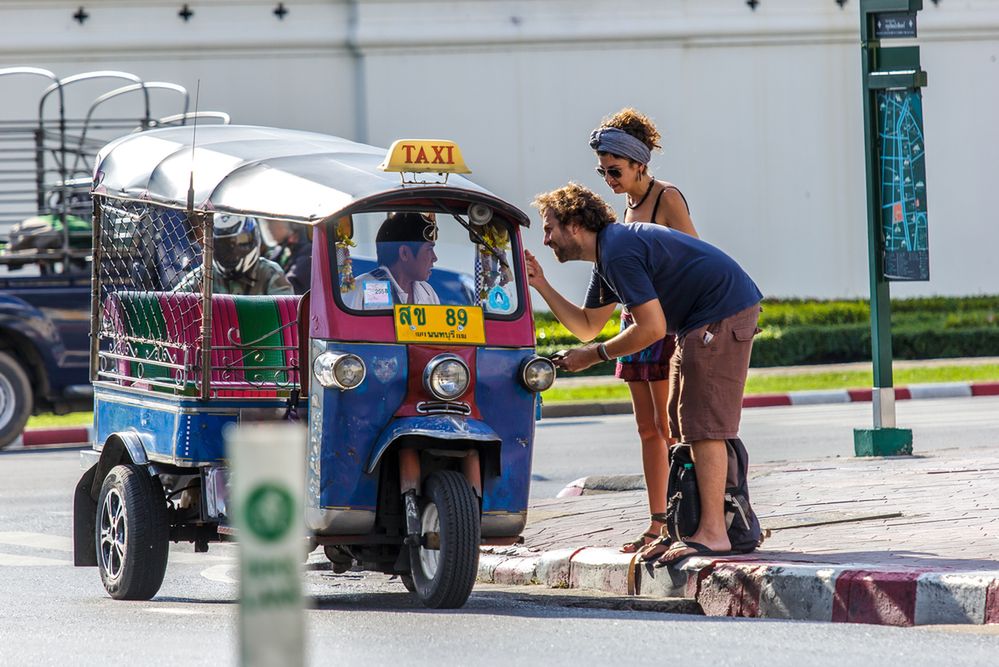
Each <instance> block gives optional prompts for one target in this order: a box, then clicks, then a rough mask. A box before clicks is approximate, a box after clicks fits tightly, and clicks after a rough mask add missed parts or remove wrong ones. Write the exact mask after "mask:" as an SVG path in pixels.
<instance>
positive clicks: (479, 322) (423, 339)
mask: <svg viewBox="0 0 999 667" xmlns="http://www.w3.org/2000/svg"><path fill="white" fill-rule="evenodd" d="M394 315H395V339H396V341H398V342H400V343H423V344H424V345H484V344H485V342H486V329H485V322H484V319H483V314H482V308H481V307H480V306H439V305H436V304H434V305H409V304H406V305H396V306H395V313H394Z"/></svg>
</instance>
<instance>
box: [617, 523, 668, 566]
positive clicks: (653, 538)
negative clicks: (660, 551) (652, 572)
mask: <svg viewBox="0 0 999 667" xmlns="http://www.w3.org/2000/svg"><path fill="white" fill-rule="evenodd" d="M651 518H652V521H654V522H657V523H665V522H666V515H665V514H661V513H659V514H653V515H651ZM660 539H662V535H660V534H659V533H653V532H652V531H649V532H646V533H642V535H641V537H637V538H635V539H634V540H632V541H631V542H625V543H624V544H622V545H621V549H620V551H621V553H624V554H634V553H638V552H639V551H642V550H644V549H646V548H648V547H649V546H650V545H652V544H655V543H656V542H657V541H658V540H660ZM643 560H644V558H643Z"/></svg>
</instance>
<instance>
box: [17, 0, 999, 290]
mask: <svg viewBox="0 0 999 667" xmlns="http://www.w3.org/2000/svg"><path fill="white" fill-rule="evenodd" d="M84 4H85V6H86V8H87V10H88V12H90V14H91V18H90V19H89V20H88V21H87V22H86V23H85V24H84V25H83V26H80V25H79V24H78V23H76V22H75V21H74V20H73V19H72V14H73V13H74V12H75V11H76V9H77V7H79V5H80V3H79V2H77V1H74V2H60V1H56V0H37V1H36V2H6V3H2V4H0V65H12V64H33V65H38V66H42V67H48V68H50V69H53V70H55V71H56V72H57V73H58V74H63V75H64V74H69V73H73V72H77V71H82V70H85V69H92V68H105V67H115V68H121V69H125V70H129V71H132V72H135V73H136V74H139V75H140V76H142V77H144V78H147V79H155V78H159V79H166V80H172V81H177V82H179V83H182V84H184V85H186V86H188V87H190V88H191V89H192V90H193V89H194V86H195V83H196V81H197V80H198V79H200V80H201V87H202V102H201V107H202V108H211V107H215V108H222V109H225V110H227V111H229V112H230V113H231V114H232V115H233V117H234V119H235V120H236V121H237V122H248V123H262V124H274V125H282V126H288V127H297V128H305V129H313V130H318V131H324V132H330V133H334V134H340V135H343V136H348V137H351V138H357V139H361V140H366V141H368V142H369V143H374V144H379V145H388V144H389V143H390V142H391V141H392V140H393V139H396V138H399V137H403V136H423V137H446V138H451V139H455V140H456V141H458V142H459V144H460V145H461V146H462V149H463V152H464V154H465V157H466V159H467V160H468V162H469V165H470V166H471V168H472V169H473V171H474V174H473V178H476V179H477V180H479V181H480V182H481V183H483V184H484V185H486V186H487V187H489V188H490V189H492V190H494V191H495V192H496V193H497V194H500V195H501V196H503V197H505V198H507V199H510V200H511V201H513V202H514V203H516V204H518V205H519V206H521V207H524V208H528V205H529V202H530V200H531V198H532V197H533V195H534V194H536V193H538V192H540V191H542V190H546V189H550V188H553V187H557V186H559V185H561V184H562V183H564V182H565V181H566V180H569V179H573V180H577V181H580V182H582V183H584V184H586V185H588V186H590V187H592V188H594V189H595V190H597V191H598V192H600V193H602V194H606V195H607V196H608V197H609V198H610V200H611V202H612V203H613V205H614V207H615V209H617V210H618V211H621V210H622V209H623V208H624V205H623V201H621V199H620V198H617V197H615V196H614V195H613V194H611V193H610V192H609V191H607V190H606V188H605V186H604V185H603V184H602V182H601V181H600V179H599V178H598V177H597V176H596V174H594V173H593V165H594V158H593V155H592V153H591V151H590V150H589V148H588V147H587V145H586V139H587V137H588V135H589V132H590V130H591V129H593V127H595V126H596V125H597V124H598V123H599V120H600V118H601V117H603V116H604V115H607V114H609V113H612V112H614V111H616V110H617V109H619V108H621V107H622V106H626V105H632V106H636V107H638V108H639V109H641V110H643V111H645V112H646V113H648V114H649V115H651V116H652V117H653V118H654V119H655V120H656V121H657V123H658V124H659V126H660V129H661V130H662V131H663V134H664V135H665V143H664V147H665V150H664V152H663V153H662V154H660V155H657V156H656V157H655V158H654V160H653V165H652V166H653V171H654V173H655V174H656V175H657V176H659V177H663V178H666V179H669V180H671V181H673V182H675V183H676V184H678V185H679V186H680V187H681V189H682V190H683V191H684V193H685V194H686V195H687V197H688V199H689V201H690V203H691V208H692V212H693V217H694V222H695V224H696V225H697V227H698V229H699V231H700V232H701V235H702V236H703V237H704V238H705V239H707V240H708V241H710V242H712V243H715V244H716V245H719V246H721V247H722V248H723V249H725V250H726V251H727V252H729V253H730V254H732V255H733V256H735V257H736V258H737V259H739V261H740V262H742V263H743V265H744V266H745V267H746V268H747V269H748V270H749V272H750V273H751V274H752V275H753V276H754V277H755V278H756V280H757V282H758V283H759V284H760V286H761V288H762V289H763V291H764V292H765V293H766V294H768V295H775V296H820V297H836V296H866V295H867V291H868V276H867V248H866V214H865V191H864V187H865V186H864V172H863V169H864V162H863V131H862V125H861V117H860V116H861V113H860V111H861V97H860V58H859V55H860V48H859V37H858V30H857V26H858V23H859V19H858V3H857V2H848V3H847V4H846V7H845V8H844V9H842V10H841V9H840V8H839V7H838V6H837V4H836V3H835V2H833V0H763V1H762V2H761V3H760V5H759V7H758V9H757V10H756V11H755V12H753V11H750V10H749V8H748V7H747V6H746V5H745V3H744V2H742V1H741V0H686V1H683V0H675V1H671V2H640V1H638V0H619V1H617V2H606V1H605V0H603V1H597V0H533V1H530V0H522V1H508V2H501V1H498V0H452V1H450V2H425V1H420V0H360V1H359V2H357V3H350V2H346V1H338V2H337V1H326V2H323V1H319V0H311V1H310V0H289V1H288V2H285V5H286V6H287V7H288V9H289V14H288V15H287V16H286V18H285V19H284V20H283V21H279V20H277V19H276V18H275V17H274V16H273V15H272V14H271V11H272V10H273V8H274V7H275V6H276V4H277V3H276V2H272V1H263V2H252V1H236V0H229V1H226V0H214V1H212V0H204V1H201V2H191V3H190V4H191V6H192V9H193V10H194V11H195V15H194V17H193V18H192V19H191V21H190V22H188V23H184V22H183V21H181V20H180V19H179V18H178V17H177V16H176V12H177V10H178V9H179V6H180V4H182V3H180V2H144V3H141V4H140V3H128V2H114V1H111V0H103V1H101V0H91V2H86V3H84ZM925 4H926V8H925V10H924V11H923V12H921V13H920V16H919V21H920V23H919V31H920V38H919V40H918V43H919V44H920V45H921V46H922V61H923V68H924V69H925V70H926V71H927V72H928V73H929V86H928V88H927V89H926V90H925V91H924V113H925V125H926V151H927V184H928V185H927V191H928V194H927V200H928V210H929V219H930V272H931V276H932V280H931V281H930V282H925V283H912V284H904V285H903V284H895V285H894V286H893V294H896V295H902V296H905V295H915V294H973V293H990V294H999V272H997V271H995V270H993V268H992V257H993V255H994V254H995V250H994V249H995V248H996V247H999V225H997V224H996V223H997V222H999V221H997V220H996V215H995V213H994V212H993V211H994V210H995V206H994V203H993V194H992V193H993V191H994V190H995V189H996V186H995V185H994V184H993V181H994V180H995V176H996V172H997V170H996V168H995V167H993V162H994V157H993V156H994V153H995V152H996V149H997V147H999V124H997V123H995V121H994V117H995V113H994V109H996V108H999V63H997V62H996V60H997V56H999V2H995V1H994V0H993V1H989V0H965V1H964V2H942V3H940V6H939V7H934V6H933V4H932V3H930V2H927V3H925ZM901 43H904V42H900V44H901ZM359 81H360V82H361V83H360V84H359V83H358V82H359ZM356 91H359V94H355V93H356ZM0 93H2V94H3V95H4V98H3V99H4V101H5V103H4V106H5V107H7V108H6V109H4V110H3V111H2V113H3V115H4V117H7V116H8V114H9V109H10V107H11V106H13V105H10V104H8V102H9V101H11V99H12V98H11V97H9V96H8V94H7V88H6V87H4V88H3V89H2V90H0ZM535 219H536V216H535ZM537 227H539V225H535V228H534V229H532V230H531V232H530V234H529V244H533V245H535V246H540V233H539V231H538V229H537ZM544 257H545V261H546V263H547V267H548V269H549V273H550V275H551V276H552V277H553V278H554V279H555V280H556V282H557V284H558V285H559V286H560V287H562V288H563V289H564V290H565V291H566V293H567V294H568V295H570V296H572V297H574V298H579V297H581V296H582V293H583V291H584V290H585V284H586V275H587V270H586V267H585V266H584V265H582V264H578V263H577V264H570V265H565V266H557V265H556V264H555V262H554V259H549V258H550V255H548V254H547V253H546V254H545V255H544Z"/></svg>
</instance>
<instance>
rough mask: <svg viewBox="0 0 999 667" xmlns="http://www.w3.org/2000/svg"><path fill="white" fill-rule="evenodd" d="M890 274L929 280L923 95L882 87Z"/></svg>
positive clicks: (881, 154) (881, 151)
mask: <svg viewBox="0 0 999 667" xmlns="http://www.w3.org/2000/svg"><path fill="white" fill-rule="evenodd" d="M877 104H878V158H879V164H880V165H881V169H880V176H881V232H882V240H883V242H884V246H883V248H884V250H883V252H884V256H883V260H884V261H883V263H882V266H883V271H884V278H885V279H886V280H898V281H902V280H929V279H930V262H929V239H928V237H927V219H926V162H925V160H924V158H923V156H924V147H923V101H922V96H921V95H920V92H919V89H904V90H883V91H879V92H878V93H877Z"/></svg>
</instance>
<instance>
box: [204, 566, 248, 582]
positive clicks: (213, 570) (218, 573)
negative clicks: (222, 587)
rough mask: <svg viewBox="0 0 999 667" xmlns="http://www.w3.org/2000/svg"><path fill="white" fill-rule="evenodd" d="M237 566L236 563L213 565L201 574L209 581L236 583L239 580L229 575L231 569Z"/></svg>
mask: <svg viewBox="0 0 999 667" xmlns="http://www.w3.org/2000/svg"><path fill="white" fill-rule="evenodd" d="M235 566H236V564H235V563H222V564H221V565H213V566H212V567H209V568H207V569H204V570H202V571H201V576H202V577H204V578H205V579H208V580H209V581H216V582H218V583H220V584H236V583H239V582H238V581H236V580H235V579H233V578H232V577H230V576H229V570H231V569H232V568H233V567H235Z"/></svg>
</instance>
